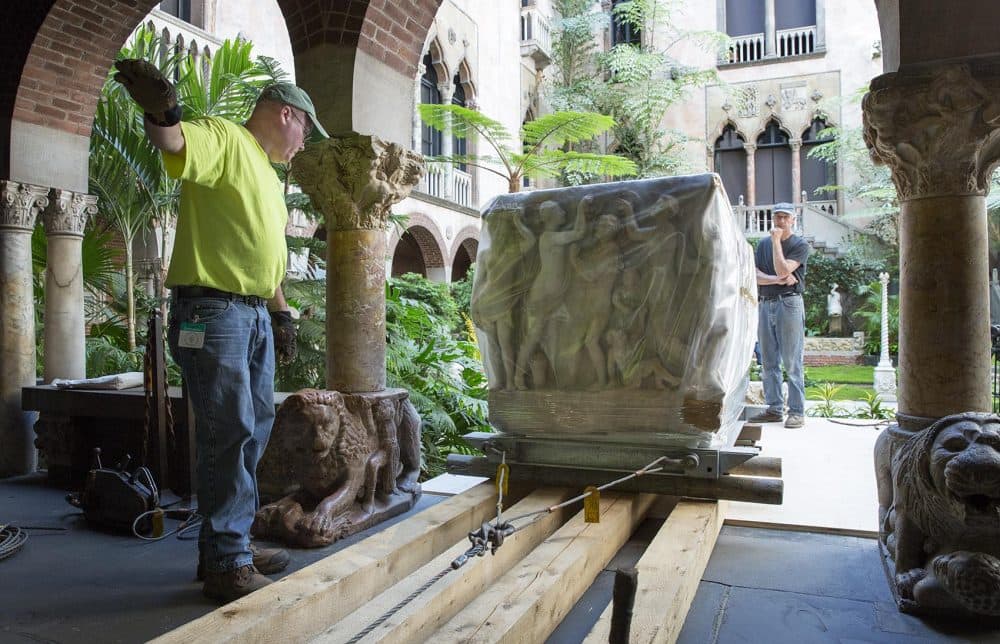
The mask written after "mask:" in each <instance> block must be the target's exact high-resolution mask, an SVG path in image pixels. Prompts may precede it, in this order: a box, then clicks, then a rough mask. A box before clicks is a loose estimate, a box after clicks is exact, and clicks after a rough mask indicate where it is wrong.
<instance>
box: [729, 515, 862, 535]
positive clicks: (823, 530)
mask: <svg viewBox="0 0 1000 644" xmlns="http://www.w3.org/2000/svg"><path fill="white" fill-rule="evenodd" d="M726 525H731V526H736V527H740V528H764V529H766V530H784V531H786V532H814V533H816V534H835V535H838V536H843V537H861V538H862V539H877V538H878V530H863V529H861V528H837V527H834V526H819V525H817V526H813V525H801V524H798V523H772V522H770V521H751V520H750V519H726Z"/></svg>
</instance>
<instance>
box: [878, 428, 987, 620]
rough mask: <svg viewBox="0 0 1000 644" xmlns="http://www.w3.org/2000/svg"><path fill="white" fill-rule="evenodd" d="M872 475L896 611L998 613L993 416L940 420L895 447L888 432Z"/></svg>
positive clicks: (897, 441) (897, 440) (894, 438)
mask: <svg viewBox="0 0 1000 644" xmlns="http://www.w3.org/2000/svg"><path fill="white" fill-rule="evenodd" d="M875 471H876V477H877V482H878V496H879V522H880V534H881V541H882V544H883V546H884V548H885V551H886V553H887V554H888V556H889V557H890V558H891V559H892V561H893V563H894V564H895V577H894V582H895V588H896V591H897V596H898V600H899V608H900V610H902V611H904V612H910V613H938V614H943V615H952V616H956V615H957V616H961V615H965V614H968V613H976V614H981V615H994V616H996V615H1000V416H996V415H991V414H979V413H964V414H956V415H953V416H946V417H944V418H941V419H940V420H938V421H937V422H935V423H934V424H933V425H931V426H930V427H928V428H926V429H924V430H922V431H920V432H917V433H915V434H913V435H911V436H910V437H909V438H906V439H905V440H902V441H901V440H900V435H899V434H898V433H897V434H895V435H894V434H893V432H892V430H887V431H885V432H883V433H882V435H881V436H879V439H878V441H877V442H876V445H875ZM890 583H892V581H890Z"/></svg>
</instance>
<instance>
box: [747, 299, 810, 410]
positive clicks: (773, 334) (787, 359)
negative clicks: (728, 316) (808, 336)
mask: <svg viewBox="0 0 1000 644" xmlns="http://www.w3.org/2000/svg"><path fill="white" fill-rule="evenodd" d="M757 315H758V321H757V337H758V339H759V340H760V355H761V358H762V362H761V380H763V382H764V400H765V402H766V403H767V410H768V411H772V412H775V413H777V414H783V413H784V411H785V409H784V408H785V401H784V400H783V399H782V395H781V367H782V365H784V367H785V372H786V373H787V374H788V414H789V415H790V416H803V415H804V414H805V408H806V392H805V375H804V373H803V367H802V352H803V345H804V344H805V323H806V311H805V305H804V304H803V302H802V296H801V295H796V296H793V297H784V298H781V299H775V300H760V302H759V304H758V306H757Z"/></svg>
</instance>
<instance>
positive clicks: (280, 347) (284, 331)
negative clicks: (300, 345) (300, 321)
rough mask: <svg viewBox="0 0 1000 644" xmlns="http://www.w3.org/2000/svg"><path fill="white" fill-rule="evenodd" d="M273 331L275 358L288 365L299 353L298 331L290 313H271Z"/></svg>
mask: <svg viewBox="0 0 1000 644" xmlns="http://www.w3.org/2000/svg"><path fill="white" fill-rule="evenodd" d="M271 330H272V333H274V356H275V357H276V358H277V359H278V362H280V363H281V364H288V363H290V362H291V361H292V360H294V359H295V355H296V354H297V353H298V349H297V348H296V345H295V342H296V336H297V335H298V331H297V330H296V329H295V324H293V323H292V314H291V313H290V312H289V311H271Z"/></svg>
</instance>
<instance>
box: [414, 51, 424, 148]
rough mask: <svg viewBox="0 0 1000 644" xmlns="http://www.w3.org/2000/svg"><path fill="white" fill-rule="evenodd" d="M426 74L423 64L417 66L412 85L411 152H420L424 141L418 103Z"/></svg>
mask: <svg viewBox="0 0 1000 644" xmlns="http://www.w3.org/2000/svg"><path fill="white" fill-rule="evenodd" d="M426 72H427V66H426V65H424V64H423V63H420V64H418V65H417V78H416V82H415V83H414V84H413V151H414V152H418V153H419V152H422V150H421V149H420V148H421V147H422V145H423V140H424V130H423V124H424V122H423V120H421V118H420V109H419V106H420V102H421V100H420V99H421V96H420V94H421V92H420V87H421V84H422V83H423V80H424V74H425V73H426Z"/></svg>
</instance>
